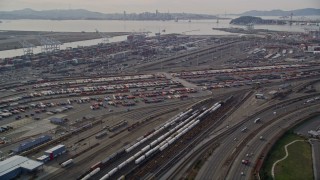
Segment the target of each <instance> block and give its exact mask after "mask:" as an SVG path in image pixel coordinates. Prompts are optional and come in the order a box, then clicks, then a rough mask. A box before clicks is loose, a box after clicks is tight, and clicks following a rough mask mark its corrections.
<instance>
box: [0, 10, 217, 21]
mask: <svg viewBox="0 0 320 180" xmlns="http://www.w3.org/2000/svg"><path fill="white" fill-rule="evenodd" d="M174 18H179V19H215V18H216V16H213V15H206V14H190V13H170V14H169V13H157V14H156V13H150V12H144V13H132V14H126V15H124V14H123V13H110V14H104V13H99V12H92V11H88V10H84V9H68V10H45V11H35V10H33V9H29V8H27V9H22V10H15V11H0V19H49V20H81V19H86V20H90V19H92V20H122V19H126V20H172V19H174Z"/></svg>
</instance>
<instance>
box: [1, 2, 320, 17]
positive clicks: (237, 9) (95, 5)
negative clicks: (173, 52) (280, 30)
mask: <svg viewBox="0 0 320 180" xmlns="http://www.w3.org/2000/svg"><path fill="white" fill-rule="evenodd" d="M24 8H31V9H34V10H50V9H86V10H90V11H96V12H102V13H116V12H117V13H121V12H123V11H126V12H127V13H139V12H146V11H148V12H155V11H156V10H158V11H159V12H168V11H169V12H188V13H204V14H224V13H230V14H231V13H242V12H245V11H248V10H273V9H281V10H294V9H301V8H320V1H319V0H280V1H279V0H268V1H266V0H107V1H105V0H67V1H66V0H54V1H52V0H0V11H11V10H19V9H24Z"/></svg>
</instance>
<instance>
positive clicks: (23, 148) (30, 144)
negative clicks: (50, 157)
mask: <svg viewBox="0 0 320 180" xmlns="http://www.w3.org/2000/svg"><path fill="white" fill-rule="evenodd" d="M51 139H52V137H51V136H49V135H43V136H40V137H38V138H36V139H32V140H28V141H25V142H23V143H21V144H19V146H18V147H16V148H15V149H12V151H13V152H14V153H16V154H18V153H21V152H23V151H27V150H29V149H32V148H34V147H36V146H39V145H41V144H43V143H45V142H48V141H50V140H51Z"/></svg>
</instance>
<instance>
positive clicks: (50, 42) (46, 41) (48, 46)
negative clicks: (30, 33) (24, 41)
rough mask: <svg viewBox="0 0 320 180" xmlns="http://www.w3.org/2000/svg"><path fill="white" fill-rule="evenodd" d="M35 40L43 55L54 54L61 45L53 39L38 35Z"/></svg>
mask: <svg viewBox="0 0 320 180" xmlns="http://www.w3.org/2000/svg"><path fill="white" fill-rule="evenodd" d="M37 40H38V41H39V43H40V44H41V51H42V52H44V53H48V52H54V51H58V50H60V45H62V43H61V42H60V41H58V40H56V39H54V38H49V37H46V36H43V35H41V34H39V35H38V36H37Z"/></svg>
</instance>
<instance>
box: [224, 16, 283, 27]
mask: <svg viewBox="0 0 320 180" xmlns="http://www.w3.org/2000/svg"><path fill="white" fill-rule="evenodd" d="M251 23H252V24H285V22H284V21H280V20H278V21H277V20H269V19H262V18H260V17H253V16H241V17H239V18H235V19H232V20H231V21H230V24H236V25H247V24H251Z"/></svg>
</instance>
